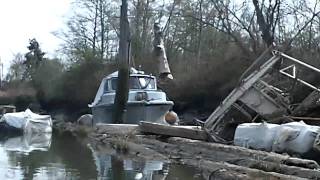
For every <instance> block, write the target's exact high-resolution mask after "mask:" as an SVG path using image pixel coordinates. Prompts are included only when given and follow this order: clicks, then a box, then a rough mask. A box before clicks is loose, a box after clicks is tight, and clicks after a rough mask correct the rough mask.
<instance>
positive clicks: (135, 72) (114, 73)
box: [104, 67, 154, 79]
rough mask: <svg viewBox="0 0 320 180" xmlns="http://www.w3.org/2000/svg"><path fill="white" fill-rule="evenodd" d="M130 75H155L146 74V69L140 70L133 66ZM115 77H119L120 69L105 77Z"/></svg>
mask: <svg viewBox="0 0 320 180" xmlns="http://www.w3.org/2000/svg"><path fill="white" fill-rule="evenodd" d="M130 76H144V77H154V76H151V75H146V74H144V71H138V70H136V69H135V68H133V67H131V68H130ZM113 77H118V71H115V72H113V73H111V74H109V75H108V76H106V77H105V78H104V79H108V78H113Z"/></svg>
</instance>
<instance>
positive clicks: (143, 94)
mask: <svg viewBox="0 0 320 180" xmlns="http://www.w3.org/2000/svg"><path fill="white" fill-rule="evenodd" d="M117 79H118V72H114V73H112V74H110V75H108V76H107V77H105V78H103V80H102V81H101V84H100V87H99V89H98V92H97V94H96V96H95V99H94V101H93V103H92V104H89V107H90V108H91V110H92V115H93V124H96V123H113V122H112V115H113V108H114V106H113V105H114V99H115V95H116V87H117ZM172 106H173V102H172V101H168V100H167V96H166V93H165V92H163V91H161V90H158V89H157V81H156V78H155V77H154V76H151V75H145V74H144V72H143V71H137V70H136V69H134V68H131V69H130V78H129V96H128V102H127V108H126V113H125V116H124V117H125V118H124V123H126V124H138V123H139V122H140V121H149V122H156V123H162V124H165V123H166V122H165V120H164V118H165V115H166V113H167V112H168V111H169V110H170V109H171V108H172Z"/></svg>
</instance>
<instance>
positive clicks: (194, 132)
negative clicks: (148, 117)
mask: <svg viewBox="0 0 320 180" xmlns="http://www.w3.org/2000/svg"><path fill="white" fill-rule="evenodd" d="M139 126H140V131H141V132H145V133H152V134H159V135H166V136H177V137H184V138H189V139H197V140H204V141H206V140H207V139H208V136H207V133H206V132H205V131H203V130H202V129H200V128H199V127H198V126H169V125H163V124H157V123H150V122H145V121H141V122H140V125H139Z"/></svg>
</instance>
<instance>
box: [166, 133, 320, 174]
mask: <svg viewBox="0 0 320 180" xmlns="http://www.w3.org/2000/svg"><path fill="white" fill-rule="evenodd" d="M168 142H169V143H171V144H177V145H190V146H195V145H196V146H197V147H198V148H200V147H202V148H206V149H210V150H212V151H214V152H220V151H223V152H227V153H231V154H235V155H236V156H239V157H247V158H250V159H256V160H259V161H268V162H275V163H280V164H285V165H289V166H297V167H302V168H308V169H319V168H320V166H319V165H318V163H316V162H315V161H313V160H307V159H299V158H293V157H290V156H288V155H281V154H277V153H272V152H264V151H258V150H252V149H247V148H244V147H238V146H232V145H224V144H218V143H208V142H203V141H197V140H190V139H185V138H179V137H172V138H169V139H168Z"/></svg>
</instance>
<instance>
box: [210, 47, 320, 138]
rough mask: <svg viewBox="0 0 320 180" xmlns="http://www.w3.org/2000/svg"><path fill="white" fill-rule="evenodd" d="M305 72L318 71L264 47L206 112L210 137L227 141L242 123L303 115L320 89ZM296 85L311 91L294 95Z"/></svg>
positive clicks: (312, 72) (286, 119) (274, 120)
mask: <svg viewBox="0 0 320 180" xmlns="http://www.w3.org/2000/svg"><path fill="white" fill-rule="evenodd" d="M308 75H312V76H313V77H315V76H316V75H320V70H319V69H317V68H315V67H313V66H311V65H309V64H307V63H305V62H302V61H300V60H298V59H295V58H293V57H290V56H288V55H286V54H284V53H282V52H279V51H275V50H270V49H268V50H266V51H265V52H264V53H263V54H262V55H261V56H260V57H259V58H258V59H257V60H256V61H255V62H254V63H253V64H252V65H251V66H250V67H249V68H248V69H247V70H246V71H245V72H244V74H243V75H242V76H241V78H240V80H239V83H238V85H237V87H236V88H235V89H234V90H233V91H232V92H231V93H230V94H229V95H228V96H227V97H226V98H225V99H224V101H223V102H222V103H221V104H220V105H219V106H218V107H217V108H216V109H215V111H214V112H213V113H212V114H211V115H210V116H209V118H208V119H207V120H206V122H205V130H206V131H207V132H208V134H210V136H211V138H212V140H213V141H215V142H222V143H228V142H230V141H232V140H233V137H234V131H235V129H236V127H237V126H238V125H239V124H241V123H245V122H261V121H267V122H273V123H281V122H287V121H292V119H294V118H292V119H291V118H290V117H291V116H298V115H303V113H304V112H305V111H306V110H308V108H312V107H313V106H314V105H316V103H317V101H318V100H319V97H320V96H319V92H320V89H319V88H318V87H316V85H314V84H312V83H311V82H309V81H308V80H307V77H308ZM298 87H299V88H304V92H308V90H306V88H307V89H309V92H311V93H306V94H305V95H302V94H299V97H297V92H296V89H297V88H298Z"/></svg>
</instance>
